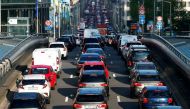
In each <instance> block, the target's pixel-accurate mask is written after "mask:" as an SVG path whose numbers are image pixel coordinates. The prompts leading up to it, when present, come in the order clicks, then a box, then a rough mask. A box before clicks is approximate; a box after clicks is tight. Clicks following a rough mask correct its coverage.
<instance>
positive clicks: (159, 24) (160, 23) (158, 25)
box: [156, 22, 162, 30]
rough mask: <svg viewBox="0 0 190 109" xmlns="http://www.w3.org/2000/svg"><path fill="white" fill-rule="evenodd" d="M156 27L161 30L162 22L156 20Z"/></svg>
mask: <svg viewBox="0 0 190 109" xmlns="http://www.w3.org/2000/svg"><path fill="white" fill-rule="evenodd" d="M156 27H157V28H158V29H159V30H161V29H162V22H157V23H156Z"/></svg>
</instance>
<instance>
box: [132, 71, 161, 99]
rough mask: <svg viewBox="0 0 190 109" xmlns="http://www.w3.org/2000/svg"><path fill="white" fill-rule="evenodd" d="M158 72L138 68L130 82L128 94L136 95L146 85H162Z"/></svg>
mask: <svg viewBox="0 0 190 109" xmlns="http://www.w3.org/2000/svg"><path fill="white" fill-rule="evenodd" d="M159 74H160V73H159V72H158V71H157V70H139V71H137V72H136V73H135V74H134V75H133V77H131V78H132V79H131V82H130V96H131V97H132V98H133V97H135V96H138V95H139V94H140V93H141V91H142V89H143V88H144V87H146V86H163V85H164V83H163V82H162V81H161V79H160V76H159Z"/></svg>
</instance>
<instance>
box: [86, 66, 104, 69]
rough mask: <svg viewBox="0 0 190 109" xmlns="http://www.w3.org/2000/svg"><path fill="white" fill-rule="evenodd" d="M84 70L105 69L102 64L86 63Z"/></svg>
mask: <svg viewBox="0 0 190 109" xmlns="http://www.w3.org/2000/svg"><path fill="white" fill-rule="evenodd" d="M84 70H104V67H103V66H102V65H85V66H84Z"/></svg>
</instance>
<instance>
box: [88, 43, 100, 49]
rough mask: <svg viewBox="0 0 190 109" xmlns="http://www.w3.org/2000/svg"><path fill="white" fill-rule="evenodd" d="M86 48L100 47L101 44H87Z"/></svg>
mask: <svg viewBox="0 0 190 109" xmlns="http://www.w3.org/2000/svg"><path fill="white" fill-rule="evenodd" d="M85 48H86V49H87V48H100V45H98V44H97V45H85Z"/></svg>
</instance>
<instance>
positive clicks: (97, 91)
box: [73, 88, 108, 109]
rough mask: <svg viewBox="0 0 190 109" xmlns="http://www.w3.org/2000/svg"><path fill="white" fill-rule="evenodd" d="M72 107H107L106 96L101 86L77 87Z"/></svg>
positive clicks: (83, 108)
mask: <svg viewBox="0 0 190 109" xmlns="http://www.w3.org/2000/svg"><path fill="white" fill-rule="evenodd" d="M73 109H108V96H107V93H106V91H105V90H104V89H103V88H79V89H78V91H77V94H76V97H75V99H74V103H73Z"/></svg>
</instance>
